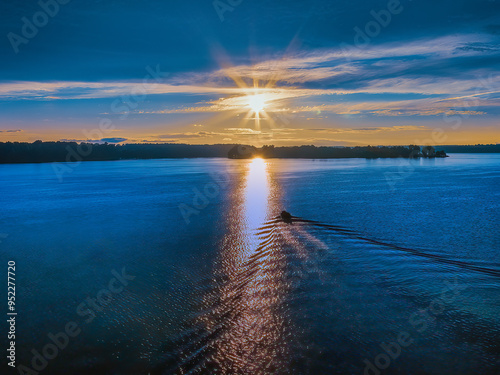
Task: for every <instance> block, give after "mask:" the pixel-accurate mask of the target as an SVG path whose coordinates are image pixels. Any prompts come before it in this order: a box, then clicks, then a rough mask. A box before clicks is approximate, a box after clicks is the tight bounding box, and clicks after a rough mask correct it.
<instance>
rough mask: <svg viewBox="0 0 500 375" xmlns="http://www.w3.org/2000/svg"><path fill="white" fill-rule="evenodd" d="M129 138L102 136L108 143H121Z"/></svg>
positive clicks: (103, 140)
mask: <svg viewBox="0 0 500 375" xmlns="http://www.w3.org/2000/svg"><path fill="white" fill-rule="evenodd" d="M126 140H127V138H116V137H115V138H101V141H102V142H108V143H121V142H125V141H126Z"/></svg>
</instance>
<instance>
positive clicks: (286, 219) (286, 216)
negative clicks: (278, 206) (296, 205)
mask: <svg viewBox="0 0 500 375" xmlns="http://www.w3.org/2000/svg"><path fill="white" fill-rule="evenodd" d="M280 217H281V220H283V221H284V222H285V223H287V224H292V214H291V213H290V212H287V211H281V214H280Z"/></svg>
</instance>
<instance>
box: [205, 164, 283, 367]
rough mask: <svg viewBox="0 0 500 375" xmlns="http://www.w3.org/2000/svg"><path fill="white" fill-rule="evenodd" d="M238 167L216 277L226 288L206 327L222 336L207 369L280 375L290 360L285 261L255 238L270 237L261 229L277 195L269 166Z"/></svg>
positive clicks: (274, 209)
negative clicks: (240, 176) (237, 181)
mask: <svg viewBox="0 0 500 375" xmlns="http://www.w3.org/2000/svg"><path fill="white" fill-rule="evenodd" d="M239 163H241V164H240V165H239V167H240V168H243V174H242V175H243V177H242V178H241V181H240V183H239V184H237V187H236V188H235V191H234V192H233V195H232V205H231V208H232V209H231V212H230V215H229V221H228V234H227V235H226V237H225V239H224V241H223V244H222V248H221V262H220V265H219V269H218V270H217V271H216V273H220V275H221V278H223V279H224V280H226V282H225V283H224V284H223V285H221V286H220V287H219V288H218V296H217V297H216V300H217V307H216V309H215V312H214V313H212V314H211V315H210V316H209V317H207V319H206V321H205V324H206V326H207V328H208V330H209V332H213V331H216V330H220V332H221V333H220V335H218V336H217V338H216V339H214V340H213V342H212V343H211V344H210V345H211V348H212V350H213V355H212V357H211V360H210V363H209V365H208V368H209V369H210V370H211V371H213V372H217V373H223V374H233V373H234V374H256V373H273V374H278V373H282V372H283V371H284V370H285V369H286V368H287V366H286V365H285V364H284V362H285V361H286V358H288V356H287V355H286V352H287V344H286V342H287V340H286V337H287V334H286V331H287V328H286V327H287V326H288V322H287V319H286V314H284V311H283V300H284V298H285V296H286V292H287V286H286V284H285V282H284V277H283V276H284V264H285V258H284V255H283V253H282V249H281V247H280V245H278V244H274V243H273V242H272V241H267V242H266V247H265V251H264V252H263V251H262V243H263V241H262V233H260V234H258V232H259V231H260V232H262V231H264V232H269V233H271V232H272V230H273V228H272V226H269V228H267V229H266V228H265V227H264V229H262V226H263V224H264V223H265V222H266V220H269V219H270V218H271V217H272V216H275V215H276V213H277V207H278V206H279V198H278V197H279V190H278V186H277V185H276V184H275V183H273V182H272V178H271V176H270V173H269V165H268V162H267V161H265V160H262V159H259V158H256V159H253V160H245V161H239ZM259 228H260V229H259ZM257 229H259V231H258V230H257ZM256 259H258V261H255V260H256ZM205 369H207V367H205ZM264 369H265V370H264Z"/></svg>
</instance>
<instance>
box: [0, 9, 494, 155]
mask: <svg viewBox="0 0 500 375" xmlns="http://www.w3.org/2000/svg"><path fill="white" fill-rule="evenodd" d="M41 3H42V4H45V3H43V2H41ZM48 3H50V4H52V7H46V6H43V7H42V5H40V4H39V3H37V2H30V3H23V4H12V5H9V6H8V7H7V6H4V12H2V16H0V17H2V21H3V22H2V25H1V26H0V28H1V32H2V33H3V35H4V36H5V37H4V38H2V39H1V40H2V41H1V42H0V49H2V51H4V53H3V57H4V58H3V59H2V61H0V67H1V69H2V76H1V77H0V122H1V124H2V125H0V141H3V142H7V141H20V142H33V141H35V140H38V139H40V140H43V141H77V142H82V141H83V142H85V141H88V140H95V141H102V140H103V139H107V140H108V142H109V143H182V142H188V144H221V143H226V144H235V143H238V144H247V143H252V144H254V145H256V147H260V146H262V145H264V144H268V143H273V144H274V145H276V146H295V145H301V144H313V145H315V146H367V145H371V144H377V145H381V146H389V145H408V144H422V145H424V144H431V145H447V144H452V145H468V144H492V143H493V144H498V143H500V129H499V126H498V121H499V119H500V111H499V109H498V108H499V102H500V101H499V100H498V99H500V87H499V86H500V84H499V79H498V72H499V68H498V67H499V66H500V64H498V62H499V61H500V48H498V45H499V42H500V21H499V20H498V16H496V14H498V13H499V12H498V11H499V10H500V6H499V4H498V3H496V2H491V1H479V2H478V1H472V0H462V1H460V2H458V3H457V2H451V1H444V2H440V3H437V4H436V3H435V2H431V1H424V2H419V3H418V4H416V3H414V2H411V1H409V0H406V1H398V0H389V1H377V2H373V1H371V2H369V1H366V0H358V1H356V2H350V3H348V4H344V3H339V4H330V2H326V1H324V0H315V1H313V2H311V3H308V4H304V3H301V2H286V3H285V2H276V3H273V4H268V3H264V2H259V1H257V2H252V3H250V2H244V1H239V2H233V4H236V3H237V4H236V5H234V6H231V5H228V4H226V3H225V2H224V1H219V2H214V3H212V2H202V1H196V2H194V3H193V2H190V4H189V5H187V4H166V3H161V2H155V1H154V2H151V3H150V4H151V5H154V6H151V7H147V6H145V4H142V3H141V4H136V3H134V2H125V3H120V5H119V6H118V5H117V4H114V3H112V2H108V3H102V2H95V3H94V4H93V6H94V7H93V8H92V9H90V8H89V7H88V6H85V5H82V4H77V3H76V2H68V1H59V2H55V1H54V2H51V1H47V4H48ZM54 4H55V5H54ZM214 4H218V5H214ZM433 14H434V15H436V16H433ZM37 15H38V16H37ZM43 15H45V16H43ZM282 15H283V17H281V16H282ZM37 17H38V18H37Z"/></svg>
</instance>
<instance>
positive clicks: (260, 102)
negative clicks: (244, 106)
mask: <svg viewBox="0 0 500 375" xmlns="http://www.w3.org/2000/svg"><path fill="white" fill-rule="evenodd" d="M248 106H249V107H250V109H251V110H252V111H254V112H255V113H259V112H260V111H262V110H264V108H265V107H266V99H265V98H264V95H262V94H260V95H258V94H256V95H248Z"/></svg>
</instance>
